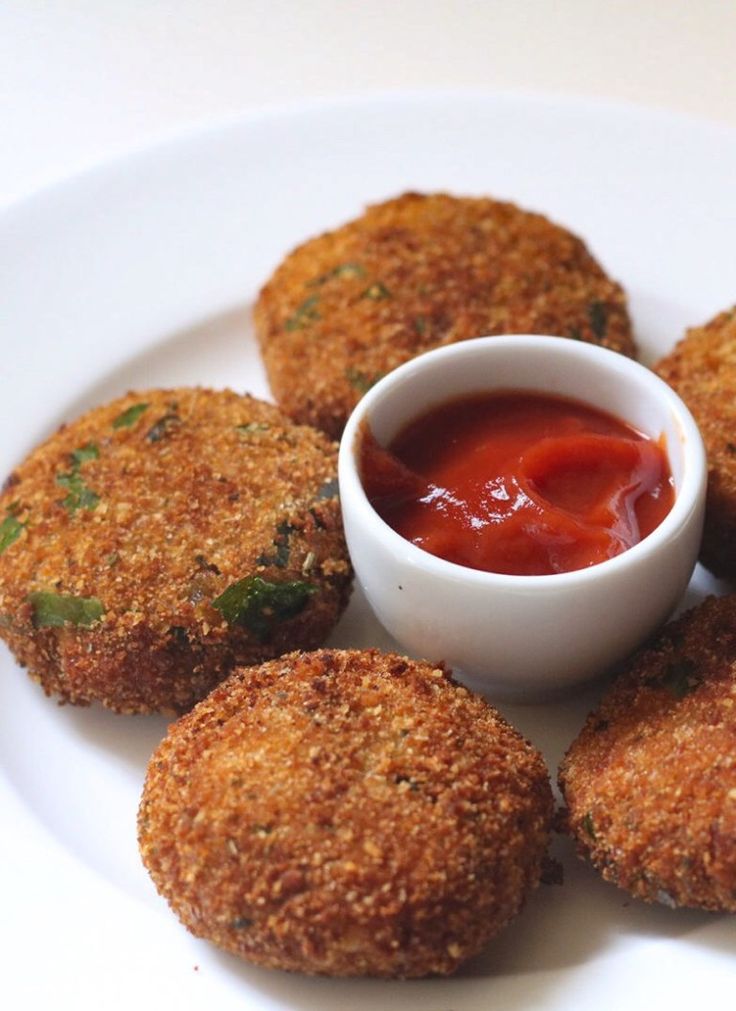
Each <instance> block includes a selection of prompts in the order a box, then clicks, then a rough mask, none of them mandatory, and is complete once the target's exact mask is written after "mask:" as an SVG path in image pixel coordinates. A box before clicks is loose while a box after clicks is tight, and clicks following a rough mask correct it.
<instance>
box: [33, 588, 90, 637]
mask: <svg viewBox="0 0 736 1011" xmlns="http://www.w3.org/2000/svg"><path fill="white" fill-rule="evenodd" d="M28 600H29V601H30V604H31V606H32V608H33V624H34V626H35V627H36V628H43V627H47V626H48V627H55V628H60V627H61V626H62V625H67V624H69V625H83V626H84V627H85V628H88V627H89V626H90V625H94V623H95V622H96V621H99V619H100V618H101V617H102V616H103V614H104V613H105V608H104V607H103V606H102V602H101V601H99V600H98V599H97V597H73V596H71V595H69V594H64V593H51V592H48V591H46V590H38V591H37V592H36V593H29V594H28Z"/></svg>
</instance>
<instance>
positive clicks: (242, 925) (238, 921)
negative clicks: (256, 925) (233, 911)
mask: <svg viewBox="0 0 736 1011" xmlns="http://www.w3.org/2000/svg"><path fill="white" fill-rule="evenodd" d="M230 926H231V927H232V929H233V930H247V929H248V927H252V926H253V920H250V919H248V917H247V916H236V917H235V919H234V920H233V922H232V923H231V924H230Z"/></svg>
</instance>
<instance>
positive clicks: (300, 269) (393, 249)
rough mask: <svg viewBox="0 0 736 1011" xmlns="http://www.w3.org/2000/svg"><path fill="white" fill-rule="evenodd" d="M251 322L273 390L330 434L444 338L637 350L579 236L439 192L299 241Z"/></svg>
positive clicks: (536, 218) (508, 207) (406, 198)
mask: <svg viewBox="0 0 736 1011" xmlns="http://www.w3.org/2000/svg"><path fill="white" fill-rule="evenodd" d="M255 323H256V331H257V334H258V337H259V340H260V343H261V349H262V352H263V358H264V361H265V364H266V369H267V371H268V377H269V380H270V383H271V388H272V390H273V393H274V396H275V397H276V399H277V400H278V402H279V404H280V405H281V406H282V407H283V408H284V410H285V411H286V412H287V413H288V414H290V415H291V416H292V417H294V418H295V419H296V420H298V421H302V422H309V423H311V424H314V425H317V426H318V427H319V428H322V429H324V430H325V431H326V432H328V433H329V434H331V435H332V436H335V437H337V436H339V434H340V432H341V431H342V428H343V426H344V424H345V421H346V420H347V417H348V415H349V414H350V411H351V410H352V409H353V407H354V406H355V404H356V403H357V402H358V400H359V399H360V396H361V395H362V393H364V392H365V389H366V388H367V387H368V386H369V385H370V384H371V383H372V382H374V381H375V380H376V379H377V378H378V377H380V376H381V375H383V374H385V373H386V372H388V371H390V370H391V369H393V368H396V366H397V365H400V364H401V363H402V362H405V361H407V360H408V359H410V358H413V357H414V356H415V355H417V354H419V353H420V352H422V351H427V350H429V349H430V348H433V347H438V346H440V345H442V344H450V343H453V342H454V341H460V340H466V339H468V338H470V337H480V336H484V335H488V334H501V333H541V334H558V335H560V336H563V337H576V338H578V339H581V340H585V341H590V342H591V343H596V344H602V345H604V346H605V347H609V348H612V349H613V350H615V351H621V352H623V353H624V354H627V355H631V356H634V354H635V351H636V349H635V346H634V342H633V339H632V334H631V324H630V321H629V317H628V313H627V309H626V299H625V296H624V293H623V291H622V290H621V288H620V287H619V285H617V284H616V283H615V282H613V281H611V280H609V279H608V278H607V277H606V275H605V274H604V272H603V270H602V268H601V267H600V266H599V264H598V263H597V262H596V261H595V260H594V259H593V257H592V256H591V255H590V253H589V252H588V251H587V249H586V247H585V245H584V244H583V243H582V242H581V240H580V239H578V238H577V237H576V236H574V235H572V234H571V233H570V232H568V231H566V230H565V229H564V228H561V227H559V226H558V225H555V224H553V223H552V222H550V221H548V220H547V219H546V218H544V217H542V216H541V215H538V214H531V213H528V212H526V211H522V210H520V209H519V208H518V207H515V206H514V205H513V204H508V203H500V202H498V201H495V200H490V199H479V198H458V197H452V196H448V195H447V194H434V195H430V196H426V195H421V194H418V193H406V194H404V195H403V196H401V197H398V198H397V199H394V200H388V201H386V202H385V203H382V204H377V205H375V206H372V207H369V208H368V210H367V211H366V212H365V213H364V214H363V215H362V216H361V217H360V218H358V219H357V220H354V221H351V222H349V223H348V224H346V225H343V226H342V227H341V228H338V229H337V230H336V231H333V232H327V233H326V234H324V235H321V236H319V237H317V238H314V239H311V240H310V241H308V242H306V243H304V244H303V245H301V246H299V247H298V248H297V249H295V250H294V251H293V252H292V253H291V254H290V255H289V256H287V257H286V259H285V260H284V261H283V263H282V264H281V266H280V267H279V268H278V269H277V270H276V272H275V273H274V275H273V276H272V278H271V279H270V280H269V281H268V283H267V284H266V285H265V287H264V288H263V290H262V291H261V293H260V297H259V299H258V302H257V304H256V307H255Z"/></svg>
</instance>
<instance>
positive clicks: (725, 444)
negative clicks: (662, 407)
mask: <svg viewBox="0 0 736 1011" xmlns="http://www.w3.org/2000/svg"><path fill="white" fill-rule="evenodd" d="M655 368H656V371H657V372H658V373H659V375H660V376H661V377H662V378H663V379H664V380H665V382H667V383H669V384H670V386H672V387H673V389H674V390H675V391H676V392H677V393H678V394H679V395H680V396H681V397H682V399H683V400H684V401H685V403H686V404H687V406H688V407H689V408H690V411H691V412H692V415H693V417H694V418H695V421H696V422H697V424H698V427H699V428H700V431H701V434H702V436H703V442H704V443H705V448H706V452H707V456H708V492H707V497H706V506H705V529H704V531H703V543H702V546H701V551H700V560H701V561H702V562H703V564H704V565H706V566H707V567H708V568H709V569H710V570H711V571H712V572H713V573H715V574H716V575H717V576H724V577H731V578H733V577H736V306H734V308H732V309H729V310H728V311H727V312H722V313H720V314H719V315H718V316H716V317H715V319H712V320H711V321H710V322H709V323H706V324H705V326H702V327H695V328H694V329H692V330H688V332H687V334H686V336H685V338H684V339H683V340H681V341H680V343H679V344H677V346H676V347H675V348H674V350H673V351H672V352H671V353H670V354H669V355H667V356H666V357H665V358H663V359H662V360H661V361H660V362H659V363H658V364H657V365H656V366H655Z"/></svg>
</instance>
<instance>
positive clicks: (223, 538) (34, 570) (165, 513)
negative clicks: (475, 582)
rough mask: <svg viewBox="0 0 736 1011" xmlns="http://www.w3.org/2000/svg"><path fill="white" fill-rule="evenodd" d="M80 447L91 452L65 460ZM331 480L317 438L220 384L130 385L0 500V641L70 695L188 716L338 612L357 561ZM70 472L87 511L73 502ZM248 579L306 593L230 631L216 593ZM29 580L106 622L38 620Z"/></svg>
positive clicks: (326, 452)
mask: <svg viewBox="0 0 736 1011" xmlns="http://www.w3.org/2000/svg"><path fill="white" fill-rule="evenodd" d="M144 403H145V404H147V405H148V406H147V407H146V408H145V410H143V411H142V413H140V415H139V416H138V417H137V418H135V420H134V421H133V422H132V423H131V424H129V425H120V424H118V427H115V425H114V421H115V419H116V418H119V417H120V416H121V415H122V414H123V412H125V411H126V410H129V409H130V408H134V407H135V405H137V404H144ZM134 413H135V412H134ZM90 444H91V445H92V446H94V447H96V451H97V456H96V457H95V456H94V455H92V456H91V458H90V454H89V453H88V454H87V457H86V458H85V459H84V460H83V462H82V463H81V464H80V463H79V462H77V463H76V464H75V460H74V455H73V454H74V453H75V451H77V452H78V451H79V450H80V449H82V448H83V447H88V446H89V445H90ZM75 472H76V477H75V476H74V474H75ZM60 475H61V480H62V483H61V484H60V481H59V478H60ZM65 475H66V476H65ZM70 475H72V477H71V478H70ZM335 475H336V447H335V445H334V444H333V443H331V442H329V441H328V440H327V439H326V438H325V437H324V436H323V435H322V434H321V433H319V432H316V431H314V430H313V429H309V428H306V427H298V426H295V425H294V424H292V423H291V422H290V421H289V420H288V419H287V418H286V417H285V416H284V415H283V414H282V413H281V412H280V411H279V410H278V409H277V408H275V407H272V406H271V405H270V404H265V403H262V402H260V401H258V400H255V399H253V398H252V397H247V396H239V395H237V394H235V393H232V392H230V391H221V392H214V391H209V390H202V389H178V390H169V391H166V390H153V391H148V392H145V393H129V394H128V395H127V396H125V397H122V398H121V399H119V400H116V401H115V402H114V403H112V404H109V405H107V406H106V407H100V408H97V409H95V410H92V411H90V412H88V413H87V414H85V415H84V416H83V417H82V418H79V419H78V420H77V421H75V422H73V423H72V424H70V425H67V426H62V428H61V429H60V430H59V431H58V432H57V433H56V434H55V435H53V436H52V437H51V438H50V439H49V440H48V441H47V442H45V443H44V444H43V445H42V446H40V447H39V448H38V449H36V450H35V451H34V452H33V453H31V455H30V456H29V457H28V459H27V460H25V461H24V462H23V463H22V464H21V465H20V466H19V467H18V468H17V470H16V471H15V472H14V473H13V474H12V475H11V477H10V478H9V479H8V481H7V482H6V488H5V491H4V492H3V494H2V495H1V496H0V520H2V519H3V518H5V521H6V523H13V524H18V523H22V524H24V526H23V527H22V529H20V530H19V529H18V527H17V526H16V528H15V529H16V533H17V536H16V538H15V539H14V540H13V542H12V543H11V544H9V545H8V546H6V547H5V550H4V551H3V552H2V554H0V635H2V637H3V638H4V639H5V641H6V642H7V643H8V645H9V646H10V648H11V649H12V650H13V652H14V653H15V655H16V657H17V658H18V660H19V661H20V663H22V664H24V665H26V666H27V667H28V669H29V673H30V674H31V676H32V677H33V678H34V679H35V680H37V681H39V682H40V683H41V685H42V687H43V688H44V690H45V691H46V693H47V694H55V695H58V696H59V697H60V698H61V699H62V700H63V701H67V702H72V703H76V704H82V705H84V704H87V703H89V702H91V701H94V700H98V701H100V702H102V703H103V704H104V705H105V706H108V707H109V708H111V709H114V710H117V711H119V712H126V713H132V712H148V711H153V710H164V711H177V712H181V711H185V710H186V709H188V708H190V707H191V706H192V705H193V704H194V702H195V701H197V700H198V699H200V698H202V697H203V696H204V695H205V694H206V693H207V691H209V689H210V688H212V687H213V685H215V684H216V683H218V682H219V681H221V680H222V678H223V677H224V676H225V674H226V673H228V672H229V671H230V670H231V669H232V667H233V666H234V665H235V664H237V663H256V662H260V661H261V660H264V659H268V658H270V657H273V656H278V655H279V654H280V653H283V652H284V651H285V650H288V649H294V648H296V647H300V648H301V647H303V648H312V647H314V646H317V645H319V644H321V643H322V642H323V641H324V638H325V637H326V636H327V634H328V633H329V631H330V629H331V628H332V626H333V625H334V624H335V622H336V621H337V618H338V617H339V615H340V613H341V612H342V610H343V608H344V606H345V604H346V602H347V598H348V594H349V590H350V579H351V569H350V564H349V561H348V557H347V550H346V547H345V544H344V540H343V535H342V525H341V519H340V509H339V502H338V499H337V497H336V481H335ZM78 479H79V480H81V482H82V484H81V489H82V494H88V493H92V494H93V495H94V496H96V497H97V499H98V501H97V503H96V504H95V505H93V506H91V507H87V506H85V505H84V504H82V505H79V504H77V505H76V507H75V506H74V504H73V502H72V503H71V504H70V499H72V500H73V498H74V496H75V494H76V495H78V494H79V492H80V484H79V483H78ZM75 482H76V483H75ZM65 501H66V504H65ZM8 517H12V519H8ZM249 575H254V576H258V577H260V578H261V579H263V580H264V581H267V582H269V583H289V582H292V583H293V582H296V581H299V582H300V583H302V584H309V586H310V587H311V589H310V590H309V591H308V592H309V596H308V599H307V600H306V602H305V603H304V606H303V608H302V609H301V610H299V612H298V613H296V614H295V615H293V616H287V617H286V618H284V620H280V621H270V619H269V618H268V616H266V618H265V619H264V618H262V616H261V626H259V627H258V628H257V629H256V630H255V631H254V630H253V629H252V628H249V627H246V626H244V625H241V624H228V623H227V621H226V620H225V619H224V616H223V614H222V613H221V611H219V610H217V609H215V608H214V607H213V606H212V602H213V601H214V600H216V599H217V597H218V596H219V595H220V594H221V593H222V592H223V591H224V590H225V589H226V588H227V587H228V586H230V585H231V584H233V583H235V582H237V581H239V580H242V579H244V578H245V577H247V576H249ZM37 591H43V592H52V593H56V594H62V595H65V596H73V597H81V598H96V599H97V600H99V601H100V602H101V605H102V606H103V607H104V612H105V613H104V616H103V617H102V618H101V619H99V620H95V621H93V622H92V623H91V624H90V625H89V627H86V626H85V625H83V624H81V625H75V624H73V623H70V622H66V623H65V624H64V625H63V626H61V627H50V626H47V625H41V626H40V627H37V626H38V625H39V620H38V614H37V613H36V611H35V609H34V606H33V598H32V597H29V595H30V594H33V593H34V592H37ZM292 610H294V608H292ZM264 622H265V625H264ZM268 625H270V627H265V626H268Z"/></svg>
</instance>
